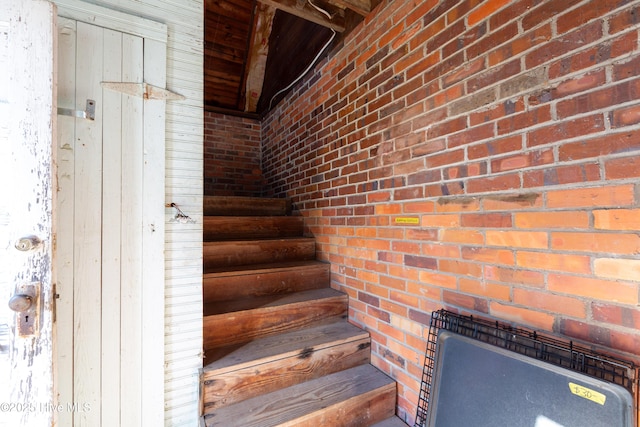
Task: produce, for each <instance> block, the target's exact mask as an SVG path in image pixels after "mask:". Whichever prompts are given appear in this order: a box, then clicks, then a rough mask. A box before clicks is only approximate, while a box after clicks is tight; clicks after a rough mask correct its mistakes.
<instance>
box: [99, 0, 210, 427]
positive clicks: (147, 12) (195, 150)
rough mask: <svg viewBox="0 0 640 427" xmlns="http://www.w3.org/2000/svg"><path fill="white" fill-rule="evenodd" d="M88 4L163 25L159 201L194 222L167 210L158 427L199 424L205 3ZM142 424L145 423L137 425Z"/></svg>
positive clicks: (104, 0)
mask: <svg viewBox="0 0 640 427" xmlns="http://www.w3.org/2000/svg"><path fill="white" fill-rule="evenodd" d="M90 3H93V4H98V5H100V6H104V7H108V8H112V9H116V10H119V11H122V12H125V13H129V14H133V15H138V16H141V17H144V18H147V19H150V20H154V21H158V22H161V23H164V24H166V25H167V26H168V30H169V32H168V40H167V88H168V89H169V90H171V91H174V92H177V93H179V94H181V95H184V96H186V97H187V99H186V100H185V101H172V102H167V109H166V118H167V125H166V200H165V202H166V203H176V204H177V205H178V206H180V208H181V209H182V211H183V212H184V213H185V214H187V215H189V216H190V217H191V218H192V219H194V220H195V221H196V223H195V224H190V223H189V224H183V223H175V222H171V221H170V220H171V219H172V218H173V215H174V213H175V212H174V209H172V208H167V209H166V243H165V259H166V261H165V275H166V278H165V283H164V286H165V366H166V369H165V426H176V427H178V426H179V427H187V426H194V427H195V426H197V425H198V369H199V368H201V367H202V354H201V352H202V194H203V108H202V105H203V77H202V67H203V49H204V47H203V46H204V43H203V38H204V29H203V14H204V0H100V1H96V0H93V1H90ZM143 424H144V423H143Z"/></svg>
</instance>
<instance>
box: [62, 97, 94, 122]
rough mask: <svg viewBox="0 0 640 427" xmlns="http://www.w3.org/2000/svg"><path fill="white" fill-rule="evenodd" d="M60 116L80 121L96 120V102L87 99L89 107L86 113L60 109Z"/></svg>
mask: <svg viewBox="0 0 640 427" xmlns="http://www.w3.org/2000/svg"><path fill="white" fill-rule="evenodd" d="M58 114H59V115H61V116H71V117H77V118H79V119H88V120H95V119H96V101H94V100H93V99H87V106H86V108H85V110H84V111H81V110H74V109H71V108H62V107H58Z"/></svg>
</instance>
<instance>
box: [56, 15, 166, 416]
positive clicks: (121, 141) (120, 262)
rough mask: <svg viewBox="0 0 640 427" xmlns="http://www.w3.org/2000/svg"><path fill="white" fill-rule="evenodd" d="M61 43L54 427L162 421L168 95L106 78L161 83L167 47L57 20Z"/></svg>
mask: <svg viewBox="0 0 640 427" xmlns="http://www.w3.org/2000/svg"><path fill="white" fill-rule="evenodd" d="M91 7H92V6H91ZM101 13H102V14H109V13H113V12H109V11H102V12H101ZM58 46H59V50H58V54H59V61H58V63H59V66H58V75H59V78H58V108H59V110H58V111H59V115H58V146H57V152H58V202H57V210H56V213H57V220H56V224H57V231H58V235H57V266H58V269H57V271H58V274H57V293H58V294H59V299H58V301H57V310H56V314H57V331H58V340H57V344H58V354H57V372H58V378H57V389H58V392H59V404H60V405H62V407H63V410H61V411H59V412H58V413H57V414H56V415H57V417H58V425H60V426H65V427H66V426H91V427H99V426H104V427H117V426H136V427H137V426H143V425H161V424H162V423H163V392H164V387H163V384H164V380H163V361H164V358H163V346H164V341H163V337H164V316H163V312H164V302H163V296H164V291H163V289H164V258H163V245H164V225H163V224H164V102H163V101H152V100H145V99H143V97H141V96H132V95H127V94H123V93H121V92H117V91H114V90H111V89H108V88H106V87H105V82H125V83H140V84H142V83H143V82H145V81H146V82H148V83H152V84H155V85H159V86H162V87H164V83H165V82H164V78H165V69H166V66H165V59H164V58H165V55H166V45H165V44H164V43H162V42H158V41H155V40H149V39H145V38H144V37H143V36H140V35H137V34H129V33H127V32H123V31H121V30H116V29H111V28H108V27H106V26H98V25H94V24H89V23H86V22H82V21H79V20H77V19H69V18H65V17H62V16H61V17H59V21H58ZM92 109H95V111H94V112H92V111H90V110H92ZM92 115H93V117H92Z"/></svg>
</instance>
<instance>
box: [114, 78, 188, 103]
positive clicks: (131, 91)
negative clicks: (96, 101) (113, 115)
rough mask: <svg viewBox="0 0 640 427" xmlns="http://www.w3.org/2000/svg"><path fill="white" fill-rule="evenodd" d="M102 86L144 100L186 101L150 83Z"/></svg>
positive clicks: (117, 83)
mask: <svg viewBox="0 0 640 427" xmlns="http://www.w3.org/2000/svg"><path fill="white" fill-rule="evenodd" d="M101 85H102V87H103V88H105V89H109V90H113V91H116V92H122V93H125V94H127V95H131V96H137V97H139V98H143V99H158V100H161V101H182V100H184V99H186V98H185V97H184V96H182V95H180V94H178V93H175V92H171V91H170V90H167V89H163V88H161V87H158V86H153V85H150V84H148V83H125V82H102V83H101Z"/></svg>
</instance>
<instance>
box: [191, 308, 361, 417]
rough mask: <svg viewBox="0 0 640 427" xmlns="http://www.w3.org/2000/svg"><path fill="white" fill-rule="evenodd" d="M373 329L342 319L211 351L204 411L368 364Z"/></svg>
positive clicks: (205, 375)
mask: <svg viewBox="0 0 640 427" xmlns="http://www.w3.org/2000/svg"><path fill="white" fill-rule="evenodd" d="M369 347H370V338H369V334H368V333H367V332H365V331H363V330H362V329H360V328H357V327H355V326H353V325H351V324H349V323H348V322H346V321H344V320H340V321H337V322H333V323H329V324H326V325H320V326H315V327H310V328H304V329H300V330H296V331H290V332H285V333H282V334H277V335H274V336H269V337H265V338H261V339H258V340H254V341H250V342H248V343H243V344H238V345H235V346H229V347H223V348H219V349H215V350H211V351H208V352H207V353H206V355H205V360H206V361H209V360H210V361H211V362H209V363H208V364H207V365H206V366H205V367H204V369H203V371H202V378H201V381H202V385H203V387H202V391H203V396H204V413H205V414H208V413H211V412H212V411H214V410H217V409H218V408H220V407H223V406H227V405H230V404H234V403H237V402H240V401H242V400H245V399H249V398H252V397H255V396H258V395H261V394H264V393H269V392H272V391H275V390H278V389H281V388H284V387H289V386H292V385H294V384H299V383H301V382H304V381H308V380H311V379H314V378H318V377H320V376H323V375H327V374H331V373H334V372H338V371H341V370H344V369H348V368H352V367H354V366H358V365H361V364H364V363H369V356H370V351H369Z"/></svg>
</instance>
